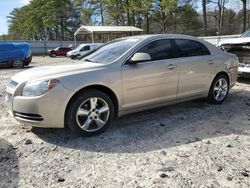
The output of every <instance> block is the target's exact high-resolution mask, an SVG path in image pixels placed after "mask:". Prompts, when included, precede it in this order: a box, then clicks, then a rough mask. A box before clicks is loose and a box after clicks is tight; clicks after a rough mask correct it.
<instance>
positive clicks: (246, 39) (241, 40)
mask: <svg viewBox="0 0 250 188" xmlns="http://www.w3.org/2000/svg"><path fill="white" fill-rule="evenodd" d="M249 42H250V37H239V38H234V39H228V40H223V41H221V42H219V46H221V45H222V44H244V43H249Z"/></svg>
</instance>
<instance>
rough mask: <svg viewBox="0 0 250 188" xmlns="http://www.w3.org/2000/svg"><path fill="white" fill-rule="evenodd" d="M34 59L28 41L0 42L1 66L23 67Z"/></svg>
mask: <svg viewBox="0 0 250 188" xmlns="http://www.w3.org/2000/svg"><path fill="white" fill-rule="evenodd" d="M31 61H32V54H31V50H30V45H29V44H28V43H26V42H0V67H13V68H17V69H19V68H23V67H24V66H28V65H29V64H30V63H31Z"/></svg>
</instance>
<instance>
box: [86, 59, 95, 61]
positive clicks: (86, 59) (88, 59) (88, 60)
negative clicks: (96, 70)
mask: <svg viewBox="0 0 250 188" xmlns="http://www.w3.org/2000/svg"><path fill="white" fill-rule="evenodd" d="M84 61H87V62H94V61H92V60H90V59H84Z"/></svg>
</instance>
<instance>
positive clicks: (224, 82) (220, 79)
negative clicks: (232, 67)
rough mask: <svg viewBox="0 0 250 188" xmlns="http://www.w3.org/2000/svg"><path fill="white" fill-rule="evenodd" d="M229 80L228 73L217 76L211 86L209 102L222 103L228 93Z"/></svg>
mask: <svg viewBox="0 0 250 188" xmlns="http://www.w3.org/2000/svg"><path fill="white" fill-rule="evenodd" d="M228 91H229V80H228V77H227V76H226V75H219V76H217V77H216V78H215V79H214V81H213V83H212V85H211V88H210V91H209V94H208V102H209V103H212V104H221V103H222V102H223V101H224V100H225V99H226V98H227V95H228Z"/></svg>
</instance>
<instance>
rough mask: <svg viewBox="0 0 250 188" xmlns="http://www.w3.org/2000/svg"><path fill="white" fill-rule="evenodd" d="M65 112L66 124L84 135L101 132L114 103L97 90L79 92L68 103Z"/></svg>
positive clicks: (111, 116) (111, 114)
mask: <svg viewBox="0 0 250 188" xmlns="http://www.w3.org/2000/svg"><path fill="white" fill-rule="evenodd" d="M69 105H70V106H69V107H68V109H67V112H66V117H65V120H66V122H65V123H66V125H67V126H69V128H70V129H71V130H72V131H74V132H76V133H80V134H82V135H85V136H92V135H95V134H98V133H101V132H103V131H104V130H105V129H107V128H108V126H109V125H110V123H111V121H112V118H113V116H114V105H113V103H112V101H111V99H110V98H109V96H108V95H106V94H105V93H103V92H101V91H98V90H87V91H84V92H81V93H80V94H79V95H77V97H76V98H75V99H74V100H73V101H72V102H71V103H70V104H69Z"/></svg>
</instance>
